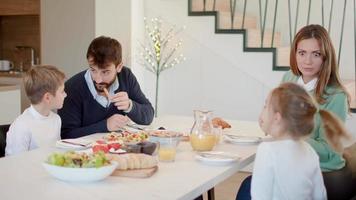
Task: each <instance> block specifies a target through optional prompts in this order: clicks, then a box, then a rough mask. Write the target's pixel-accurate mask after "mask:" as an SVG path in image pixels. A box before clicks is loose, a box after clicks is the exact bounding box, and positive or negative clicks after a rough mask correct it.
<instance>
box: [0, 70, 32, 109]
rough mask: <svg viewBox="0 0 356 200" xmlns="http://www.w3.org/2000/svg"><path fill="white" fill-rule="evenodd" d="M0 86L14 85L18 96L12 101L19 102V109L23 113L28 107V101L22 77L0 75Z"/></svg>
mask: <svg viewBox="0 0 356 200" xmlns="http://www.w3.org/2000/svg"><path fill="white" fill-rule="evenodd" d="M1 85H16V87H18V88H19V91H20V92H19V93H20V94H19V96H18V97H17V98H16V99H13V100H14V101H19V102H20V109H21V112H23V111H24V110H25V109H26V108H27V107H29V106H30V100H29V99H28V98H27V96H26V92H25V88H24V86H23V79H22V75H21V74H20V75H17V76H13V77H11V76H2V75H1V73H0V86H1Z"/></svg>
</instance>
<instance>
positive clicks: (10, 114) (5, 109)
mask: <svg viewBox="0 0 356 200" xmlns="http://www.w3.org/2000/svg"><path fill="white" fill-rule="evenodd" d="M0 110H1V114H0V125H4V124H11V123H12V122H13V121H14V120H15V118H16V117H18V116H19V115H20V114H21V112H20V89H19V86H17V85H4V84H0Z"/></svg>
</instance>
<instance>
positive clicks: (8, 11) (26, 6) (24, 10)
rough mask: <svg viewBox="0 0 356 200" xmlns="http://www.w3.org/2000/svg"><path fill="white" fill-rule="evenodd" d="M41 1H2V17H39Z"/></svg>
mask: <svg viewBox="0 0 356 200" xmlns="http://www.w3.org/2000/svg"><path fill="white" fill-rule="evenodd" d="M39 14H40V0H1V3H0V15H2V16H4V15H39Z"/></svg>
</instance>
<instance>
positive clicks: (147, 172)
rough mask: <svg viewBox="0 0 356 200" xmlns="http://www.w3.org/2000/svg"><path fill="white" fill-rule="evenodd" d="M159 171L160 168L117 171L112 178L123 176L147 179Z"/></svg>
mask: <svg viewBox="0 0 356 200" xmlns="http://www.w3.org/2000/svg"><path fill="white" fill-rule="evenodd" d="M157 170H158V166H155V167H152V168H146V169H130V170H115V171H114V172H113V173H112V174H111V176H123V177H132V178H147V177H150V176H152V175H153V174H154V173H155V172H156V171H157Z"/></svg>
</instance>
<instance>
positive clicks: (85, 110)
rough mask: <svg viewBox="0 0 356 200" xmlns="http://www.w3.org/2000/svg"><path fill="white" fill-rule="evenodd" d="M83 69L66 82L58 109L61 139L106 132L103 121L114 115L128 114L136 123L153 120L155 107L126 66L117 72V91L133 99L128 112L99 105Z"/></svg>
mask: <svg viewBox="0 0 356 200" xmlns="http://www.w3.org/2000/svg"><path fill="white" fill-rule="evenodd" d="M85 72H86V71H82V72H80V73H78V74H76V75H74V76H73V77H72V78H70V79H69V80H68V81H66V83H65V92H66V93H67V97H66V98H65V99H64V104H63V108H62V109H60V110H58V114H59V116H60V117H61V119H62V129H61V138H62V139H66V138H77V137H82V136H86V135H90V134H93V133H98V132H108V129H107V126H106V120H107V119H108V118H109V117H111V116H112V115H114V114H121V115H127V116H128V117H129V118H130V119H131V120H132V121H134V122H135V123H137V124H144V125H148V124H150V123H151V122H152V120H153V115H154V110H153V107H152V105H151V103H150V102H149V100H148V99H147V98H146V97H145V95H144V94H143V92H142V91H141V88H140V85H139V84H138V82H137V80H136V77H135V75H134V74H133V73H132V72H131V70H130V69H129V68H127V67H123V68H122V70H121V72H120V73H118V74H117V76H118V80H119V88H118V89H117V90H116V91H115V93H117V92H120V91H125V92H127V94H128V96H129V98H130V99H131V101H132V109H131V111H130V112H129V113H125V112H124V111H122V110H118V109H117V108H116V107H115V106H114V105H113V104H110V106H109V107H107V108H105V107H103V106H101V105H100V104H99V103H98V102H97V101H96V100H95V99H94V97H93V95H92V94H91V93H90V90H89V88H88V85H87V83H86V82H85V78H84V74H85Z"/></svg>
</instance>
